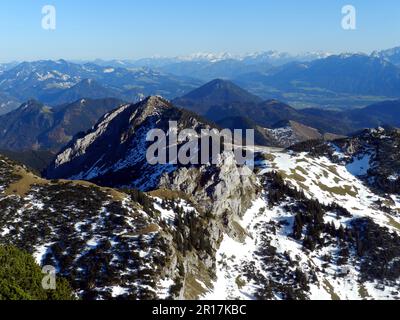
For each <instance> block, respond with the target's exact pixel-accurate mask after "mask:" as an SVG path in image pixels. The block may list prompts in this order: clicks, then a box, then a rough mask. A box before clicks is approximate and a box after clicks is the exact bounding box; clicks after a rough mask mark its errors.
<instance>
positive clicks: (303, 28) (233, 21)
mask: <svg viewBox="0 0 400 320" xmlns="http://www.w3.org/2000/svg"><path fill="white" fill-rule="evenodd" d="M46 4H51V5H54V6H55V7H56V9H57V29H56V30H55V31H45V30H43V29H42V28H41V19H42V14H41V9H42V6H44V5H46ZM346 4H352V5H354V6H355V7H356V9H357V30H352V31H345V30H343V29H342V28H341V19H342V14H341V8H342V6H344V5H346ZM399 33H400V1H398V0H381V1H378V0H347V1H340V0H303V1H300V0H112V1H106V0H80V1H78V0H53V1H51V0H45V1H42V0H1V1H0V61H2V62H4V61H11V60H35V59H56V58H65V59H93V58H103V59H111V58H117V59H124V58H126V59H134V58H140V57H148V56H153V55H163V56H176V55H185V54H189V53H193V52H232V53H236V54H239V53H245V52H254V51H264V50H270V49H274V50H280V51H288V52H292V53H299V52H304V51H330V52H343V51H364V52H370V51H372V50H375V49H384V48H390V47H394V46H398V45H400V36H399V35H400V34H399Z"/></svg>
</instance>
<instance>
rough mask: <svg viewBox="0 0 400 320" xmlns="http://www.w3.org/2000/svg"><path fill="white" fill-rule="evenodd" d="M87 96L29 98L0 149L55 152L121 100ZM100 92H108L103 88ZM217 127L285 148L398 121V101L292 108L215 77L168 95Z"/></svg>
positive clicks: (86, 83) (0, 124) (74, 91)
mask: <svg viewBox="0 0 400 320" xmlns="http://www.w3.org/2000/svg"><path fill="white" fill-rule="evenodd" d="M82 87H83V88H84V89H87V91H86V92H89V91H90V90H89V89H88V87H89V88H101V86H100V85H98V84H97V83H96V82H95V81H93V80H83V81H82V82H80V83H79V84H78V85H76V86H74V87H72V88H71V89H68V90H66V91H64V94H70V97H69V98H70V99H73V98H76V97H78V96H79V90H78V89H79V88H82ZM101 92H103V93H105V92H107V91H106V90H105V89H104V90H101V91H97V90H95V91H94V92H93V97H94V98H96V97H98V98H99V99H78V100H76V101H75V102H74V103H67V104H62V105H58V106H54V107H52V106H49V105H48V104H43V103H42V102H38V101H35V100H30V101H28V102H26V103H24V104H22V105H21V106H20V107H19V108H18V109H16V110H14V111H12V112H10V113H8V114H6V115H3V116H0V149H4V150H10V151H13V152H15V151H27V150H50V151H53V152H54V151H58V150H59V149H60V148H61V147H63V146H64V145H65V144H67V143H68V142H69V141H71V139H72V138H73V137H74V136H75V135H76V134H78V133H79V132H82V131H86V130H88V129H90V128H91V127H92V126H93V125H94V124H95V123H96V121H97V120H98V119H99V118H100V117H101V116H103V115H104V114H105V113H107V112H109V111H111V110H113V109H114V108H116V107H118V106H119V105H121V104H123V100H120V99H112V98H110V99H107V98H101V95H100V96H98V95H97V93H99V94H100V93H101ZM105 95H108V93H106V94H105ZM172 104H173V105H174V106H176V107H178V108H182V109H186V110H188V111H191V112H193V113H195V114H198V115H200V116H202V117H203V118H204V119H207V120H208V121H209V122H210V123H213V124H214V125H215V126H219V127H221V128H229V129H254V130H255V134H256V135H255V139H256V144H259V145H267V146H281V147H288V146H290V145H292V144H294V143H297V142H301V141H305V140H309V139H326V140H331V139H334V138H337V137H339V136H343V135H349V134H351V133H353V132H355V131H357V130H361V129H364V128H373V127H377V126H394V127H399V126H400V100H393V101H384V102H381V103H377V104H372V105H370V106H367V107H365V108H360V109H353V110H347V111H328V110H323V109H316V108H308V109H300V110H298V109H295V108H293V107H291V106H289V105H288V104H285V103H283V102H281V101H278V100H266V101H263V100H262V99H261V98H259V97H257V96H255V95H253V94H251V93H249V92H247V91H246V90H244V89H242V88H240V87H239V86H237V85H236V84H234V83H232V82H230V81H227V80H221V79H216V80H213V81H211V82H209V83H207V84H205V85H204V86H201V87H200V88H197V89H195V90H193V91H192V92H189V93H188V94H186V95H184V96H182V97H181V98H177V99H174V100H172Z"/></svg>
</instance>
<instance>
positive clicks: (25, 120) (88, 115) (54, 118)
mask: <svg viewBox="0 0 400 320" xmlns="http://www.w3.org/2000/svg"><path fill="white" fill-rule="evenodd" d="M122 103H123V102H122V101H121V100H118V99H111V98H108V99H98V100H91V99H81V100H78V101H76V102H74V103H71V104H65V105H61V106H57V107H50V106H47V105H45V104H43V103H41V102H38V101H35V100H30V101H28V102H26V103H24V104H22V105H21V106H20V107H19V108H18V109H16V110H14V111H12V112H10V113H8V114H6V115H3V116H0V149H5V150H11V151H28V150H50V151H54V152H56V151H58V150H59V149H60V148H61V147H62V146H64V145H65V144H66V143H68V142H69V141H70V140H71V139H72V138H73V136H74V135H76V134H77V133H79V132H81V131H86V130H88V129H89V128H90V127H91V126H92V125H94V124H95V123H96V122H97V120H98V119H99V118H100V117H101V116H102V115H103V114H105V113H106V112H108V111H110V110H112V109H114V108H116V107H117V106H119V105H120V104H122Z"/></svg>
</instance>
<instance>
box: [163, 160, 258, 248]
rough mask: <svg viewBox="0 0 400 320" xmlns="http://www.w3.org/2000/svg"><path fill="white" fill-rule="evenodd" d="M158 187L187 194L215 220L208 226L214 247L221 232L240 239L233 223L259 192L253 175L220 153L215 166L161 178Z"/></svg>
mask: <svg viewBox="0 0 400 320" xmlns="http://www.w3.org/2000/svg"><path fill="white" fill-rule="evenodd" d="M248 170H249V169H248ZM160 187H162V188H166V189H171V190H179V191H182V192H184V193H186V194H190V195H191V197H192V198H193V199H195V201H196V202H197V203H198V204H199V206H200V207H201V209H202V210H203V211H204V212H207V213H211V215H212V216H214V217H215V218H216V223H217V225H212V226H210V230H214V231H215V232H214V233H213V236H214V237H213V238H214V239H213V240H214V242H215V243H218V242H219V237H220V236H221V234H220V232H221V230H223V231H224V232H227V233H228V234H229V235H230V236H231V237H233V238H235V239H237V238H238V237H239V234H238V230H236V229H235V224H234V221H235V220H236V219H239V218H240V217H241V216H242V214H243V213H244V212H245V211H246V210H247V209H248V208H249V207H250V205H251V203H252V201H253V200H254V199H255V198H256V197H257V194H258V190H259V189H260V188H259V184H258V181H257V177H256V175H255V174H254V173H252V172H250V170H249V171H244V170H243V169H242V168H239V167H238V166H237V164H236V162H235V159H234V155H233V153H230V152H224V153H222V154H221V155H220V157H219V161H218V164H217V165H215V166H211V165H208V166H207V165H205V166H202V167H200V168H181V169H178V170H176V171H174V172H173V173H171V174H169V175H164V176H163V177H162V178H161V180H160Z"/></svg>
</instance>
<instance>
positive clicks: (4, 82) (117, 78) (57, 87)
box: [0, 60, 202, 114]
mask: <svg viewBox="0 0 400 320" xmlns="http://www.w3.org/2000/svg"><path fill="white" fill-rule="evenodd" d="M201 83H202V82H201V81H198V80H193V79H191V78H189V77H178V76H174V75H167V74H165V73H163V72H160V71H153V70H150V69H148V68H136V69H127V68H122V67H119V68H116V67H109V66H108V67H102V66H99V65H96V64H93V63H85V64H76V63H72V62H67V61H65V60H58V61H51V60H50V61H35V62H23V63H21V64H18V65H17V66H15V67H12V68H8V69H6V70H4V72H1V73H0V106H2V108H0V114H4V113H6V112H8V111H10V110H12V108H13V107H14V108H15V106H16V104H17V103H18V102H20V103H22V102H24V101H27V100H29V99H36V100H39V101H41V102H43V103H46V104H49V105H52V106H54V105H57V104H60V103H71V102H73V101H75V100H77V99H80V98H105V97H113V98H120V99H128V100H131V101H137V100H139V99H141V98H143V97H145V96H147V95H150V94H156V95H163V96H165V97H167V98H174V97H176V96H179V95H182V94H184V93H185V92H187V91H190V90H191V89H194V88H196V87H197V86H199V85H200V84H201Z"/></svg>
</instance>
